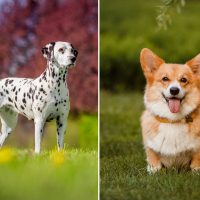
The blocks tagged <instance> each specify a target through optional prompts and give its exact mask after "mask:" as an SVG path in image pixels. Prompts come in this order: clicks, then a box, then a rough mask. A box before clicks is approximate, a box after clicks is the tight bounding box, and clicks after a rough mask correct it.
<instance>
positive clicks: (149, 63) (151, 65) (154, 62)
mask: <svg viewBox="0 0 200 200" xmlns="http://www.w3.org/2000/svg"><path fill="white" fill-rule="evenodd" d="M164 62H165V61H164V60H163V59H161V58H160V57H159V56H157V55H156V54H155V53H153V52H152V51H151V50H150V49H147V48H144V49H142V50H141V53H140V63H141V66H142V70H143V72H144V75H145V77H146V78H149V77H151V76H152V75H153V73H154V72H155V71H156V70H157V69H158V68H159V67H160V65H161V64H163V63H164Z"/></svg>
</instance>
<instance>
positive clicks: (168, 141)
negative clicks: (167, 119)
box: [147, 123, 200, 156]
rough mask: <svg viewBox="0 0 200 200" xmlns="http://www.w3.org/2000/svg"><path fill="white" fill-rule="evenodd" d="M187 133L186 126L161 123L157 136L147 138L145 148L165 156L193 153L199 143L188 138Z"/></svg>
mask: <svg viewBox="0 0 200 200" xmlns="http://www.w3.org/2000/svg"><path fill="white" fill-rule="evenodd" d="M188 131H189V130H188V126H187V124H170V123H161V124H160V126H159V131H158V134H157V135H156V136H155V137H152V138H149V140H148V141H147V146H148V147H149V148H151V149H153V150H154V151H156V152H159V153H160V154H162V155H166V156H175V155H177V154H180V153H183V152H186V151H194V150H196V149H197V148H198V147H199V145H200V141H199V140H196V139H195V138H193V137H192V136H190V135H189V134H188Z"/></svg>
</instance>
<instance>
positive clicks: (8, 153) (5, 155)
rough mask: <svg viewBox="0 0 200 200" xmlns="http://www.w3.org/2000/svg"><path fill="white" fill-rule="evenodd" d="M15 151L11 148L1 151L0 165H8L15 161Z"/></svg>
mask: <svg viewBox="0 0 200 200" xmlns="http://www.w3.org/2000/svg"><path fill="white" fill-rule="evenodd" d="M14 155H15V154H14V150H12V149H10V148H3V149H1V150H0V164H3V163H8V162H10V161H12V160H13V157H14Z"/></svg>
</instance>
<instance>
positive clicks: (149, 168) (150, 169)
mask: <svg viewBox="0 0 200 200" xmlns="http://www.w3.org/2000/svg"><path fill="white" fill-rule="evenodd" d="M161 168H162V166H161V165H158V166H152V165H148V166H147V172H148V173H149V174H155V173H156V172H157V171H159V170H160V169H161Z"/></svg>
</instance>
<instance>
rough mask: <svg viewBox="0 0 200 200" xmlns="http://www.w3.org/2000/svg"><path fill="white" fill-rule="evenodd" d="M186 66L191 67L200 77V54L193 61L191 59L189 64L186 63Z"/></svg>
mask: <svg viewBox="0 0 200 200" xmlns="http://www.w3.org/2000/svg"><path fill="white" fill-rule="evenodd" d="M186 64H187V65H188V66H189V67H191V69H192V71H193V72H194V73H195V74H197V75H200V54H198V55H197V56H195V57H194V58H193V59H191V60H189V61H188V62H186Z"/></svg>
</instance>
